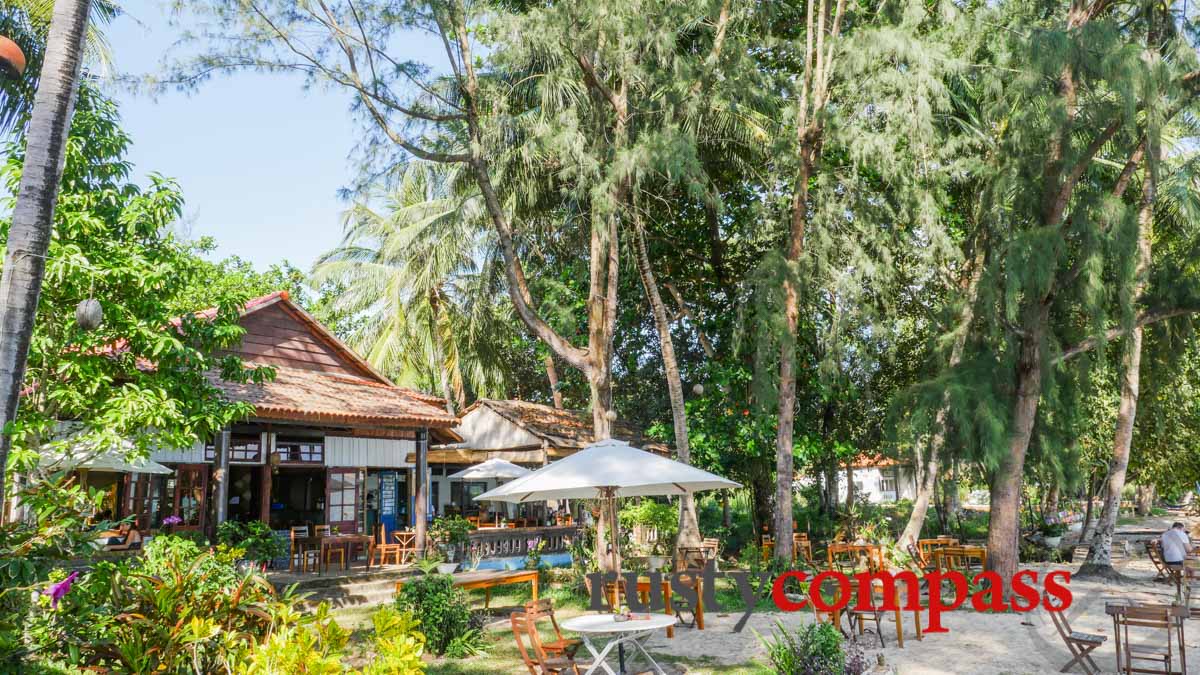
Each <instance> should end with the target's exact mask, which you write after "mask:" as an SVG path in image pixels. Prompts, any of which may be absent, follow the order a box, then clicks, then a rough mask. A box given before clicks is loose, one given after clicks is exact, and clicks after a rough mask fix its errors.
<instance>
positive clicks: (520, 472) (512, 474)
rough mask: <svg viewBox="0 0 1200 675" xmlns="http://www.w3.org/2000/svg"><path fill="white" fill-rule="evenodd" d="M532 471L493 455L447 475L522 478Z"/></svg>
mask: <svg viewBox="0 0 1200 675" xmlns="http://www.w3.org/2000/svg"><path fill="white" fill-rule="evenodd" d="M530 473H531V472H530V471H529V469H526V468H525V467H522V466H517V465H516V464H513V463H512V462H510V461H508V460H506V459H500V458H498V457H493V458H492V459H489V460H487V461H486V462H480V463H479V464H476V465H474V466H469V467H467V468H465V469H463V470H462V471H459V472H457V473H452V474H450V475H449V476H446V477H447V478H449V479H450V480H484V479H487V478H520V477H521V476H527V475H529V474H530Z"/></svg>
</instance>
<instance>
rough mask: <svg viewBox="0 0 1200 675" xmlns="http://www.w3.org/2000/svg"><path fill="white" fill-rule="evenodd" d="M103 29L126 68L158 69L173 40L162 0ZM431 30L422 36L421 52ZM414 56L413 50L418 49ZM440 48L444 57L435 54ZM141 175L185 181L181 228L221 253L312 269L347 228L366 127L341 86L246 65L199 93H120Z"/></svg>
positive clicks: (143, 3) (128, 3)
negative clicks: (345, 214) (323, 86)
mask: <svg viewBox="0 0 1200 675" xmlns="http://www.w3.org/2000/svg"><path fill="white" fill-rule="evenodd" d="M121 5H122V7H123V9H124V11H125V13H126V16H122V17H120V18H118V19H117V20H116V21H115V22H114V23H113V24H112V25H110V26H109V27H108V29H107V30H106V32H107V34H108V35H109V37H110V42H111V44H112V47H113V53H114V62H115V65H116V68H117V70H118V71H120V72H122V73H130V74H137V73H146V72H154V71H155V70H156V69H157V68H158V66H159V64H160V61H161V60H162V57H163V54H164V52H165V50H166V49H167V48H168V47H169V45H170V44H171V43H172V42H173V41H174V39H175V38H176V35H175V29H173V28H172V27H171V26H170V25H169V24H168V21H167V14H166V10H165V9H164V8H163V6H162V3H161V2H159V1H155V0H125V1H123V2H122V3H121ZM421 43H424V44H425V45H430V43H429V42H428V41H427V40H424V39H417V40H414V41H413V43H412V46H413V48H414V51H417V50H418V49H420V48H421V46H422V45H421ZM415 55H416V54H414V56H415ZM434 58H436V55H435V56H434ZM115 95H116V98H117V100H118V101H119V102H120V104H121V115H122V119H123V121H124V127H125V129H126V131H127V132H128V133H129V134H130V135H131V136H132V137H133V142H134V145H133V148H132V151H131V154H130V158H129V159H130V160H131V161H132V162H133V163H134V170H135V175H137V176H138V177H139V180H140V178H141V177H142V176H144V175H145V174H146V173H148V172H151V171H155V172H158V173H161V174H164V175H166V176H170V177H173V178H175V179H176V180H178V181H179V183H180V185H181V186H182V188H183V194H184V197H185V199H186V200H187V204H186V207H185V223H184V230H185V231H186V232H187V233H188V234H190V236H191V237H193V238H196V237H200V236H205V235H208V236H212V237H215V238H216V240H217V243H218V245H219V248H218V250H217V253H216V255H217V256H219V257H224V256H227V255H238V256H240V257H242V258H245V259H247V260H250V261H251V262H253V263H254V264H255V266H256V267H258V268H260V269H261V268H265V267H266V266H268V265H270V264H272V263H277V262H281V261H283V260H288V261H290V262H291V263H292V264H294V265H296V266H297V267H300V268H301V269H303V270H308V269H309V267H310V266H311V265H312V263H313V261H314V260H315V259H316V257H317V256H319V255H320V254H321V253H322V252H324V251H326V250H328V249H329V248H331V247H333V246H334V245H336V244H337V243H338V241H339V240H340V238H341V220H340V213H341V212H342V211H343V210H344V209H345V208H346V206H347V204H346V202H345V201H343V200H341V199H340V198H339V197H338V194H337V191H338V189H339V188H342V187H345V186H346V185H347V184H348V183H349V181H350V179H351V177H352V176H353V173H354V172H353V168H352V166H351V164H350V162H349V160H348V155H349V153H350V150H351V149H352V148H353V146H354V143H355V138H356V135H357V131H356V127H355V123H354V121H353V120H352V118H351V116H350V114H349V112H348V105H349V97H348V96H347V95H346V94H345V92H342V91H322V90H318V89H313V90H309V91H305V90H304V89H303V87H302V82H301V80H300V78H299V77H292V76H284V75H263V74H256V73H241V74H237V75H232V76H223V77H217V78H215V79H213V80H210V81H209V82H208V83H207V84H205V85H203V86H202V87H201V88H200V90H199V91H197V92H195V93H192V94H182V93H178V94H168V95H165V96H162V97H160V98H158V99H157V100H153V99H151V98H149V97H148V96H145V95H134V94H128V93H124V92H115Z"/></svg>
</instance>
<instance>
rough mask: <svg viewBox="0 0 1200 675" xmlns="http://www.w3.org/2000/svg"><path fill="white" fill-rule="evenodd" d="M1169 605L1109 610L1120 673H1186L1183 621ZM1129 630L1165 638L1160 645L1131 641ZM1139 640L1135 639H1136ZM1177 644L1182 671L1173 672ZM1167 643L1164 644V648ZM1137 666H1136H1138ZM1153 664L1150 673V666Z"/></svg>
mask: <svg viewBox="0 0 1200 675" xmlns="http://www.w3.org/2000/svg"><path fill="white" fill-rule="evenodd" d="M1175 609H1177V608H1174V607H1172V606H1170V605H1126V606H1119V607H1113V608H1110V610H1113V611H1111V613H1112V616H1113V634H1114V635H1115V636H1116V639H1117V640H1116V646H1117V672H1118V673H1162V674H1163V675H1170V674H1171V673H1176V672H1180V671H1182V672H1185V673H1186V672H1187V656H1186V655H1185V654H1184V653H1183V621H1182V617H1181V616H1176V615H1175V613H1174V611H1173V610H1175ZM1130 628H1144V629H1148V630H1149V631H1153V632H1154V633H1156V634H1159V633H1161V634H1165V638H1166V639H1165V640H1163V642H1162V643H1158V644H1147V643H1146V642H1144V641H1139V642H1138V643H1137V644H1134V643H1133V642H1131V641H1130V636H1129V629H1130ZM1135 637H1136V636H1135ZM1176 640H1178V647H1179V652H1180V653H1179V659H1180V670H1175V669H1174V667H1173V666H1174V664H1175V645H1174V644H1173V643H1174V642H1175V641H1176ZM1164 643H1165V644H1164ZM1135 663H1136V664H1137V665H1135ZM1143 663H1145V664H1154V666H1155V667H1154V668H1153V669H1151V668H1150V667H1149V666H1148V665H1142V664H1143Z"/></svg>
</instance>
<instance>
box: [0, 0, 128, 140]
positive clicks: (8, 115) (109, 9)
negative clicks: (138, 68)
mask: <svg viewBox="0 0 1200 675" xmlns="http://www.w3.org/2000/svg"><path fill="white" fill-rule="evenodd" d="M53 11H54V2H53V0H6V1H5V2H3V3H0V35H4V36H6V37H8V38H10V39H11V40H13V41H14V42H16V43H17V45H18V46H20V47H21V50H22V51H23V52H25V57H26V60H27V62H28V66H27V68H26V70H25V75H24V77H20V78H14V79H4V78H0V133H2V132H6V131H12V130H13V129H14V128H16V127H17V126H19V125H20V124H21V122H22V121H23V120H28V119H29V113H30V110H31V104H32V103H33V94H34V91H36V90H37V85H38V73H39V72H40V70H41V65H42V58H43V53H44V51H45V43H46V36H47V33H48V31H49V30H50V20H51V18H52V16H53ZM119 11H120V9H119V7H118V5H117V3H116V2H113V0H94V1H93V2H92V3H91V8H90V17H89V23H88V27H87V37H86V41H85V43H84V52H83V60H84V63H85V64H86V65H87V67H88V69H89V70H90V71H92V72H101V73H103V72H105V71H107V70H109V68H110V66H111V65H112V50H111V49H110V48H109V45H108V39H107V38H106V37H105V36H104V32H103V30H102V28H103V27H104V26H105V25H107V24H108V23H109V22H110V21H112V19H113V18H114V17H115V16H116V15H117V14H118V12H119Z"/></svg>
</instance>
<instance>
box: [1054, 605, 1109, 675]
mask: <svg viewBox="0 0 1200 675" xmlns="http://www.w3.org/2000/svg"><path fill="white" fill-rule="evenodd" d="M1065 609H1066V608H1065V607H1062V608H1059V609H1053V610H1049V611H1047V612H1046V613H1047V614H1049V615H1050V621H1052V622H1053V623H1054V628H1055V629H1057V630H1058V636H1059V637H1061V638H1062V641H1063V643H1064V644H1066V645H1067V651H1069V652H1071V657H1072V658H1071V660H1070V661H1068V662H1067V665H1065V666H1063V667H1062V668H1061V669H1060V670H1059V672H1063V673H1066V672H1070V670H1071V668H1072V667H1073V666H1075V665H1076V664H1078V665H1079V667H1080V668H1083V672H1085V673H1087V675H1097V674H1098V673H1099V672H1100V666H1097V665H1096V662H1095V661H1093V660H1092V657H1091V653H1092V652H1093V651H1095V650H1096V649H1097V648H1098V647H1099V646H1100V645H1102V644H1104V641H1105V640H1107V639H1108V637H1107V636H1104V635H1096V634H1094V633H1080V632H1077V631H1073V630H1071V624H1070V622H1068V621H1067V615H1066V614H1065V613H1064V612H1063V610H1065Z"/></svg>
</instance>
